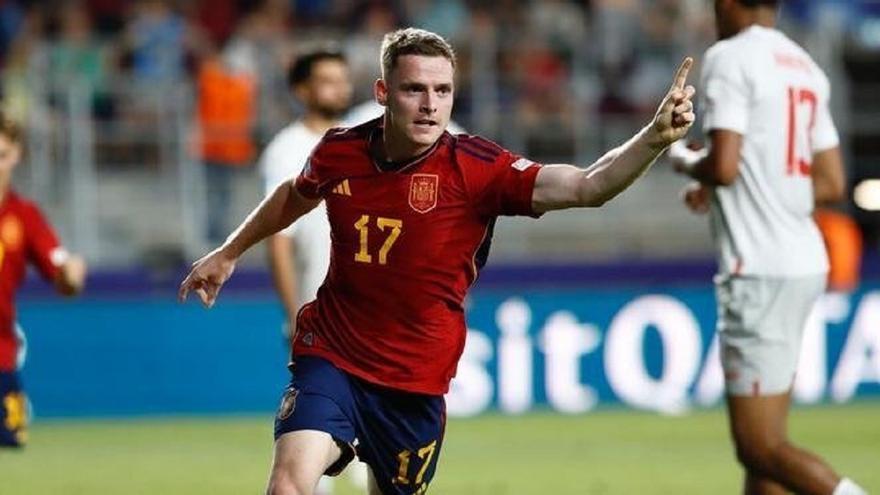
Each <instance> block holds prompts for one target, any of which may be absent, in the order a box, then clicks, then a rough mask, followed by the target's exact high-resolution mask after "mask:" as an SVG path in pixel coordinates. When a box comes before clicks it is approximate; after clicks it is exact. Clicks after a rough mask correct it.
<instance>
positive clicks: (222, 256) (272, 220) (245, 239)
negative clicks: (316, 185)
mask: <svg viewBox="0 0 880 495" xmlns="http://www.w3.org/2000/svg"><path fill="white" fill-rule="evenodd" d="M318 203H320V200H315V199H310V198H306V197H303V196H302V195H300V194H299V192H297V190H296V187H295V186H294V181H293V179H291V180H289V181H287V182H284V183H282V184H281V185H279V186H278V187H277V188H276V189H275V192H273V193H272V194H271V195H270V196H269V197H267V198H266V199H265V200H263V202H262V203H260V205H259V206H257V207H256V208H255V209H254V210H253V211H252V212H251V213H250V215H248V217H247V218H246V219H245V220H244V222H242V224H241V225H239V227H238V228H237V229H235V231H233V232H232V234H230V235H229V237H228V238H227V239H226V242H224V243H223V245H221V246H220V247H218V248H217V249H215V250H213V251H211V252H210V253H208V254H206V255H205V256H203V257H202V258H201V259H199V260H198V261H196V262H195V263H193V267H192V270H190V272H189V275H187V276H186V278H185V279H183V282H181V284H180V290H179V291H178V293H177V297H178V299H179V300H180V301H181V302H183V301H185V300H186V296H187V295H188V294H189V292H190V291H195V293H196V294H198V296H199V299H201V301H202V304H203V305H204V306H205V307H207V308H210V307H211V306H213V305H214V301H216V300H217V295H218V294H219V293H220V288H221V287H222V286H223V284H224V283H226V281H227V280H228V279H229V277H230V276H232V272H233V271H234V270H235V264H236V262H237V261H238V258H239V257H241V255H242V254H243V253H244V252H245V251H247V250H248V249H249V248H250V247H251V246H253V245H254V244H256V243H257V242H260V241H262V240H263V239H265V238H266V237H268V236H270V235H272V234H274V233H276V232H278V231H279V230H281V229H283V228H284V227H287V226H288V225H290V224H291V223H293V222H294V221H296V219H298V218H299V217H301V216H303V215H305V214H306V213H308V212H309V211H311V210H312V209H314V208H315V207H316V206H318Z"/></svg>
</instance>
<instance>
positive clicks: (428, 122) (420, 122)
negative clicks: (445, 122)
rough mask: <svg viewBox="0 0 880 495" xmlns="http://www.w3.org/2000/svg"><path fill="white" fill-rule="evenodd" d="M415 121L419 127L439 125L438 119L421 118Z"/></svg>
mask: <svg viewBox="0 0 880 495" xmlns="http://www.w3.org/2000/svg"><path fill="white" fill-rule="evenodd" d="M413 123H414V124H415V125H417V126H419V127H433V126H435V125H437V121H435V120H431V119H419V120H416V121H414V122H413Z"/></svg>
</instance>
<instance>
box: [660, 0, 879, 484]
mask: <svg viewBox="0 0 880 495" xmlns="http://www.w3.org/2000/svg"><path fill="white" fill-rule="evenodd" d="M777 4H778V1H776V0H715V14H716V26H717V28H718V34H719V39H720V41H718V42H717V43H716V44H715V45H713V46H712V47H711V48H710V49H709V50H708V51H707V52H706V55H705V59H704V61H703V72H702V77H701V85H702V94H703V105H702V108H701V110H702V111H701V113H702V117H703V129H704V131H705V132H706V134H707V141H708V147H707V148H705V149H703V150H700V151H694V150H690V149H688V148H687V147H686V146H685V145H683V144H682V145H678V146H673V147H672V148H671V149H670V159H671V160H672V162H673V165H674V166H675V168H676V169H677V170H678V171H679V172H682V173H684V174H686V175H689V176H690V177H692V178H693V179H696V181H697V182H696V183H694V184H692V185H691V186H689V187H688V189H686V192H685V202H686V204H687V205H688V206H689V207H690V208H691V209H692V210H694V211H697V212H708V213H709V215H710V225H711V228H712V235H713V238H714V241H715V245H716V251H717V253H718V258H719V259H718V264H719V267H718V275H717V276H716V282H715V284H716V298H717V304H718V324H717V327H718V331H719V337H720V342H721V361H722V367H723V369H724V374H725V382H726V388H727V407H728V412H729V418H730V429H731V433H732V436H733V441H734V444H735V447H736V454H737V458H738V460H739V462H740V464H741V465H742V466H743V468H744V469H745V472H746V476H745V482H744V483H745V490H744V493H746V494H761V495H765V494H766V495H769V494H782V493H789V492H795V493H800V494H809V495H813V494H815V495H831V494H833V495H861V494H864V493H865V491H864V490H863V489H862V488H860V487H859V486H858V485H856V484H855V483H854V482H853V481H852V480H849V479H847V478H841V477H840V476H839V475H838V474H837V473H835V472H834V470H833V469H832V468H831V467H830V466H828V464H827V463H826V462H825V461H824V460H822V459H821V458H819V457H818V456H816V455H815V454H812V453H810V452H808V451H805V450H803V449H801V448H799V447H797V446H795V445H793V444H792V443H790V441H789V440H788V435H787V418H788V411H789V406H790V402H791V387H792V384H793V382H794V377H795V371H796V368H797V361H798V357H799V352H800V348H801V341H802V332H803V328H804V325H805V323H806V319H807V316H808V315H809V313H810V311H811V309H812V307H813V305H814V304H815V302H816V300H817V299H818V297H819V296H820V295H821V293H822V292H823V291H824V289H825V284H826V275H827V272H828V258H827V255H826V252H825V247H824V244H823V242H822V238H821V236H820V233H819V230H818V228H817V227H816V225H815V223H814V221H813V219H812V212H813V209H814V205H815V204H817V203H820V204H821V203H830V202H838V201H841V200H842V199H843V197H844V193H845V175H844V171H843V164H842V159H841V152H840V148H839V138H838V134H837V130H836V128H835V126H834V123H833V121H832V119H831V114H830V110H829V105H828V101H829V98H830V85H829V82H828V78H827V77H826V76H825V74H824V73H823V71H822V69H820V68H819V67H818V66H817V65H816V63H815V62H814V61H813V59H812V58H811V57H810V56H809V55H808V54H807V53H806V52H805V51H804V50H803V49H802V48H801V47H800V46H798V45H797V44H796V43H795V42H793V41H792V40H790V39H789V38H788V37H786V36H785V35H784V34H783V33H782V32H780V31H778V30H776V29H775V24H776V16H777V10H778V5H777Z"/></svg>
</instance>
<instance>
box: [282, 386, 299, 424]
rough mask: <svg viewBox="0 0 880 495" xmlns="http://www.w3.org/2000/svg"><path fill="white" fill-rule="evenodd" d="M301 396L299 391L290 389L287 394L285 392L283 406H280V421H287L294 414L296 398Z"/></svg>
mask: <svg viewBox="0 0 880 495" xmlns="http://www.w3.org/2000/svg"><path fill="white" fill-rule="evenodd" d="M298 395H299V390H297V389H295V388H293V387H289V388H288V389H287V391H286V392H284V397H282V398H281V405H280V406H278V419H280V420H282V421H283V420H285V419H287V418H289V417H290V415H291V414H293V410H294V409H296V397H297V396H298Z"/></svg>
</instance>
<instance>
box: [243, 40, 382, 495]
mask: <svg viewBox="0 0 880 495" xmlns="http://www.w3.org/2000/svg"><path fill="white" fill-rule="evenodd" d="M287 81H288V85H289V87H290V90H291V92H292V94H293V95H294V96H295V97H296V98H297V99H298V100H299V101H300V103H302V105H303V108H304V113H303V115H302V116H301V117H300V118H299V119H298V120H296V121H295V122H292V123H291V124H290V125H288V126H287V127H285V128H284V129H282V130H281V131H279V132H278V134H276V135H275V137H274V138H273V139H272V141H271V142H270V143H269V145H268V146H267V147H266V149H265V150H264V151H263V154H262V156H261V157H260V171H261V173H262V175H263V180H264V184H265V191H266V195H267V196H268V195H270V194H272V192H273V191H274V190H275V188H277V187H278V185H279V184H281V183H282V182H284V181H287V180H290V178H291V177H296V176H297V175H299V173H300V172H301V171H302V169H303V167H304V166H305V163H306V161H307V160H308V157H309V155H310V154H311V152H312V149H313V148H314V147H315V145H316V144H318V142H319V141H320V140H321V138H322V137H323V136H324V133H326V132H327V130H329V129H330V128H332V127H337V126H339V125H341V122H340V119H341V117H342V115H343V114H344V113H345V111H346V109H347V108H348V106H349V104H350V102H351V94H352V86H351V81H350V77H349V73H348V64H347V63H346V60H345V58H344V56H343V55H342V53H341V52H338V51H335V50H332V49H322V50H315V51H311V52H308V53H305V54H303V55H301V56H300V57H298V58H297V59H296V61H294V63H293V65H291V67H290V70H289V71H288V77H287ZM268 248H269V249H268V255H269V266H270V269H271V271H272V278H273V281H274V283H275V288H276V289H277V290H278V296H279V298H280V299H281V303H282V305H283V306H284V313H285V315H286V322H287V323H286V325H285V329H286V332H285V333H286V335H287V337H288V338H289V337H290V336H291V333H292V330H293V329H294V327H295V322H296V314H297V312H298V310H299V308H300V307H301V306H302V304H303V303H305V302H307V301H310V300H312V299H314V298H315V296H316V295H317V292H318V287H320V286H321V283H323V281H324V277H325V276H326V275H327V268H328V266H329V265H330V223H329V222H328V221H327V212H326V209H325V207H324V203H321V204H320V205H318V207H316V208H315V209H314V210H312V211H311V212H309V213H308V214H306V215H304V216H303V217H302V218H300V219H299V221H297V222H296V223H294V224H293V225H291V226H289V227H287V228H286V229H284V230H282V231H281V232H279V233H277V234H275V235H273V236H271V237H270V238H269V241H268ZM349 471H351V474H352V477H353V481H354V483H355V484H357V485H360V486H362V487H364V486H365V485H366V472H365V470H364V467H363V465H362V464H358V465H357V466H356V467H354V468H350V469H349ZM330 491H332V483H331V481H330V479H329V478H323V479H322V481H321V484H320V485H319V486H318V493H330Z"/></svg>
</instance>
